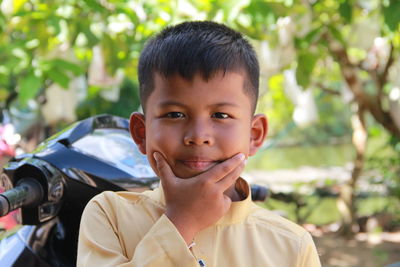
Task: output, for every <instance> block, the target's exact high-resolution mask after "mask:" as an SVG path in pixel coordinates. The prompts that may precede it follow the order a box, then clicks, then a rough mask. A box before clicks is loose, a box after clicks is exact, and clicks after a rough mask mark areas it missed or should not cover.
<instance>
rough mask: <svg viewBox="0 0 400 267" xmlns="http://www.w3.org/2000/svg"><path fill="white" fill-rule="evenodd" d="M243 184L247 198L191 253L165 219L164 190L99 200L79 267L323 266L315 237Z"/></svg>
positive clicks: (83, 231)
mask: <svg viewBox="0 0 400 267" xmlns="http://www.w3.org/2000/svg"><path fill="white" fill-rule="evenodd" d="M239 184H242V185H243V184H244V186H245V190H244V191H245V193H246V194H247V197H246V198H245V199H244V200H243V201H239V202H233V203H232V205H231V208H230V210H229V211H228V213H227V214H226V215H225V216H224V217H222V218H221V219H220V220H219V221H218V222H217V223H216V224H215V225H213V226H211V227H208V228H206V229H204V230H203V231H201V232H200V233H199V234H198V235H197V236H196V237H195V240H194V242H195V245H194V246H193V247H192V248H191V249H189V248H188V246H187V245H186V243H185V241H184V240H183V238H182V237H181V235H180V234H179V232H178V231H177V229H176V228H175V226H174V225H173V224H172V223H171V221H170V220H169V219H168V217H166V216H165V215H164V210H165V209H164V207H165V199H164V195H163V191H162V188H161V187H160V188H158V189H155V190H154V191H146V192H144V193H133V192H118V193H115V192H104V193H101V194H99V195H97V196H96V197H94V198H93V199H92V200H91V201H90V202H89V203H88V205H87V206H86V208H85V211H84V213H83V216H82V221H81V227H80V233H79V245H78V262H77V266H91V267H92V266H96V267H100V266H101V267H104V266H113V267H114V266H131V267H138V266H140V267H144V266H147V267H177V266H178V267H180V266H182V267H199V266H207V267H225V266H226V267H248V266H251V267H267V266H274V267H276V266H279V267H285V266H299V267H300V266H304V267H313V266H320V262H319V257H318V254H317V251H316V248H315V245H314V242H313V240H312V238H311V235H310V234H309V233H308V232H307V231H305V230H304V229H303V228H302V227H300V226H298V225H296V224H294V223H292V222H290V221H288V220H286V219H284V218H282V217H280V216H278V215H276V214H274V213H272V212H270V211H268V210H267V209H264V208H261V207H259V206H257V205H256V204H254V203H253V202H252V201H251V195H250V190H249V186H248V185H247V183H245V182H244V180H240V183H239ZM204 212H207V207H204ZM199 261H201V262H200V263H199ZM203 263H204V265H202V264H203Z"/></svg>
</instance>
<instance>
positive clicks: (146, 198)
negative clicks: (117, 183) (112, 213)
mask: <svg viewBox="0 0 400 267" xmlns="http://www.w3.org/2000/svg"><path fill="white" fill-rule="evenodd" d="M152 194H154V193H153V192H152V191H145V192H142V193H138V192H130V191H119V192H113V191H104V192H102V193H100V194H97V195H96V196H94V197H93V198H92V199H91V200H90V201H89V203H88V204H87V206H86V208H87V209H88V208H90V207H100V208H101V209H103V210H108V209H115V208H116V207H118V208H123V207H134V206H142V205H150V206H160V203H158V202H157V201H156V200H155V199H153V198H152V197H151V195H152Z"/></svg>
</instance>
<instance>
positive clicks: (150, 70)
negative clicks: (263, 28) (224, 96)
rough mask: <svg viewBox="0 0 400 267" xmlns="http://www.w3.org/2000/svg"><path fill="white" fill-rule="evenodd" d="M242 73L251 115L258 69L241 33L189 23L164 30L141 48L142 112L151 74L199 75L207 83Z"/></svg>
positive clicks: (209, 24)
mask: <svg viewBox="0 0 400 267" xmlns="http://www.w3.org/2000/svg"><path fill="white" fill-rule="evenodd" d="M218 71H223V72H224V73H226V72H227V71H244V72H245V74H246V76H247V77H246V79H245V84H244V87H245V88H244V90H245V92H246V93H247V94H248V95H249V96H250V99H251V101H252V104H253V112H254V110H255V107H256V103H257V98H258V86H259V73H260V68H259V64H258V60H257V56H256V53H255V51H254V49H253V47H252V46H251V45H250V43H249V42H248V41H247V40H246V39H245V38H244V37H243V36H242V34H241V33H239V32H237V31H235V30H233V29H231V28H229V27H227V26H225V25H223V24H219V23H216V22H212V21H191V22H184V23H181V24H178V25H175V26H171V27H167V28H165V29H164V30H163V31H161V32H160V33H159V34H157V35H156V36H155V37H154V38H152V39H150V40H149V42H148V43H147V44H146V46H145V47H144V49H143V51H142V53H141V55H140V59H139V67H138V76H139V87H140V101H141V104H142V107H143V110H145V109H146V108H145V106H146V101H147V98H148V97H149V96H150V94H151V93H152V91H153V89H154V73H155V72H157V73H159V74H160V75H163V76H164V77H170V76H172V75H175V74H179V75H180V76H181V77H183V78H184V79H187V80H191V79H193V76H194V75H195V74H197V73H200V74H201V75H202V76H203V78H204V79H205V80H206V81H207V80H209V79H210V78H212V76H213V75H214V74H216V72H218Z"/></svg>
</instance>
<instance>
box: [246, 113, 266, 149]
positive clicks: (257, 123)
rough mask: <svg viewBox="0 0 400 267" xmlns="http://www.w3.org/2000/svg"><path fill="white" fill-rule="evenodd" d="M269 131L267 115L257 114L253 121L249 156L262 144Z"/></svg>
mask: <svg viewBox="0 0 400 267" xmlns="http://www.w3.org/2000/svg"><path fill="white" fill-rule="evenodd" d="M267 132H268V122H267V117H266V116H265V115H264V114H256V115H254V117H253V120H252V123H251V133H250V149H249V156H253V155H254V154H255V153H256V152H257V150H258V149H259V148H260V147H261V146H262V144H263V142H264V139H265V137H266V136H267Z"/></svg>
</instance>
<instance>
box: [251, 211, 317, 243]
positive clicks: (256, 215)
mask: <svg viewBox="0 0 400 267" xmlns="http://www.w3.org/2000/svg"><path fill="white" fill-rule="evenodd" d="M249 220H251V222H252V223H253V224H255V225H256V226H257V228H258V229H260V231H262V232H267V233H269V234H273V235H275V236H276V237H279V238H281V239H286V240H287V241H290V240H291V241H294V242H295V243H297V242H300V243H302V242H304V241H305V242H312V237H311V235H310V233H308V232H307V231H306V230H305V229H304V228H303V227H301V226H300V225H298V224H296V223H294V222H292V221H290V220H288V219H285V218H283V217H282V216H280V215H278V214H275V213H274V212H272V211H270V210H268V209H265V208H261V207H259V206H257V205H256V204H254V205H253V209H252V212H251V215H250V217H249Z"/></svg>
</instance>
